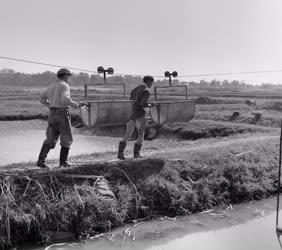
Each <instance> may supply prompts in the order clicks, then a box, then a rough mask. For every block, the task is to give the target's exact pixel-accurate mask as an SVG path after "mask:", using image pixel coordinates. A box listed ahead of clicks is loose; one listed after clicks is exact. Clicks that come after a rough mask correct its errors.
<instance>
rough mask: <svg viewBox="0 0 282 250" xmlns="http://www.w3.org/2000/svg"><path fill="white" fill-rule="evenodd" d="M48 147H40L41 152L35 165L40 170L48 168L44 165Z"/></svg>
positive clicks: (46, 145)
mask: <svg viewBox="0 0 282 250" xmlns="http://www.w3.org/2000/svg"><path fill="white" fill-rule="evenodd" d="M50 149H51V148H50V146H49V145H48V144H43V145H42V148H41V151H40V153H39V156H38V160H37V164H36V166H37V167H40V168H49V167H48V166H47V165H46V164H45V160H46V158H47V155H48V153H49V151H50Z"/></svg>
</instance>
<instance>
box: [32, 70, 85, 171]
mask: <svg viewBox="0 0 282 250" xmlns="http://www.w3.org/2000/svg"><path fill="white" fill-rule="evenodd" d="M70 76H71V73H70V71H69V70H68V69H60V70H59V71H58V72H57V77H58V81H57V82H55V83H53V84H51V85H50V86H49V87H48V88H47V89H46V90H45V91H44V92H43V93H42V94H41V95H40V97H39V101H40V102H41V103H42V104H44V105H45V106H47V107H48V108H49V110H50V113H49V115H48V120H47V121H48V127H47V130H46V140H45V141H44V142H43V145H42V148H41V151H40V154H39V157H38V161H37V166H38V167H40V168H48V166H47V165H46V163H45V159H46V157H47V155H48V153H49V151H50V149H53V148H55V146H56V143H57V141H58V138H59V136H60V141H61V152H60V167H69V166H70V164H69V163H68V161H67V159H68V154H69V150H70V146H71V144H72V142H73V139H72V132H71V124H70V113H69V109H70V108H75V109H76V108H79V107H81V106H82V105H84V104H81V103H78V102H75V101H73V100H72V99H71V97H70V86H69V85H68V82H69V78H70Z"/></svg>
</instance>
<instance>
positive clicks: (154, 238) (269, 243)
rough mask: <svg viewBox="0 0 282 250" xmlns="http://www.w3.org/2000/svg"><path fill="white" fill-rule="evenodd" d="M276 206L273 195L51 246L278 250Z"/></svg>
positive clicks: (64, 248) (83, 249)
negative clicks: (255, 200)
mask: <svg viewBox="0 0 282 250" xmlns="http://www.w3.org/2000/svg"><path fill="white" fill-rule="evenodd" d="M275 206H276V199H275V198H270V199H266V200H263V201H258V202H251V203H250V202H249V203H245V204H240V205H235V206H233V207H232V206H230V207H226V208H221V209H215V210H209V211H205V212H203V213H200V214H195V215H189V216H184V217H177V218H169V217H160V218H157V219H154V220H152V221H148V222H139V223H133V224H128V225H126V226H124V227H122V228H118V229H116V230H113V231H111V232H109V233H107V234H101V235H99V236H97V237H94V238H93V239H92V240H87V241H84V242H74V243H65V244H63V245H54V246H52V247H50V246H49V247H50V248H49V249H56V250H70V249H78V250H92V249H103V250H114V249H119V250H122V249H127V250H128V249H136V250H182V249H183V250H184V249H185V250H187V249H191V250H207V249H208V250H279V249H280V247H279V243H278V240H277V237H276V234H275V212H274V211H275ZM24 249H25V250H26V249H32V250H43V249H45V247H33V248H24Z"/></svg>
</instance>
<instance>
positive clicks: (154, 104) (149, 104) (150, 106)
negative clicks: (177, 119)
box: [147, 103, 157, 108]
mask: <svg viewBox="0 0 282 250" xmlns="http://www.w3.org/2000/svg"><path fill="white" fill-rule="evenodd" d="M156 106H157V104H156V103H148V104H147V107H148V108H152V107H156Z"/></svg>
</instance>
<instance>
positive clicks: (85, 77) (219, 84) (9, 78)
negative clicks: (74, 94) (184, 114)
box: [0, 69, 277, 89]
mask: <svg viewBox="0 0 282 250" xmlns="http://www.w3.org/2000/svg"><path fill="white" fill-rule="evenodd" d="M54 81H56V73H54V72H51V71H46V72H43V73H37V74H26V73H20V72H16V71H14V70H12V69H2V70H0V86H30V87H45V86H48V85H49V84H51V83H53V82H54ZM71 81H72V85H74V86H82V85H84V84H85V83H92V84H95V83H102V82H103V77H102V76H101V75H98V74H93V75H89V74H87V73H83V72H80V73H78V74H74V75H73V77H72V78H71ZM107 82H108V83H113V84H114V83H125V84H126V85H127V86H135V85H137V84H140V83H141V82H142V77H139V76H131V75H126V76H110V77H108V78H107ZM173 84H175V85H176V84H186V85H187V86H188V87H191V88H201V89H202V88H251V87H253V86H252V85H250V84H246V83H245V82H243V81H236V80H234V81H227V80H224V81H218V80H212V81H204V80H201V81H200V82H194V81H190V82H185V81H181V82H180V81H179V80H173ZM156 85H168V81H167V80H157V81H156ZM274 86H275V85H272V84H269V83H265V84H262V85H261V86H260V87H261V88H271V87H274ZM276 87H277V86H276Z"/></svg>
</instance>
